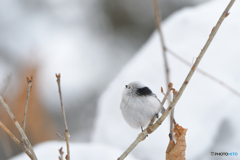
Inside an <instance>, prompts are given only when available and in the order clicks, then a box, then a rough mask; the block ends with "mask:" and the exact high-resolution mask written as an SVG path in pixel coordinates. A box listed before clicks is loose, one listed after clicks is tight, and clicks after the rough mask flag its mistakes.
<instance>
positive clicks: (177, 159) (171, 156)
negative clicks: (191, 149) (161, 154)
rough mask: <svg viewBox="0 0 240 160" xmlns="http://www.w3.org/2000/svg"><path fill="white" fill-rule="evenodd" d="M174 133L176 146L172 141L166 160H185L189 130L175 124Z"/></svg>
mask: <svg viewBox="0 0 240 160" xmlns="http://www.w3.org/2000/svg"><path fill="white" fill-rule="evenodd" d="M173 132H174V133H175V136H174V137H175V139H176V144H175V143H174V141H172V140H170V142H169V144H168V148H167V151H166V160H185V151H186V141H185V136H186V132H187V129H185V128H183V127H182V126H179V125H178V124H176V123H175V127H174V129H173Z"/></svg>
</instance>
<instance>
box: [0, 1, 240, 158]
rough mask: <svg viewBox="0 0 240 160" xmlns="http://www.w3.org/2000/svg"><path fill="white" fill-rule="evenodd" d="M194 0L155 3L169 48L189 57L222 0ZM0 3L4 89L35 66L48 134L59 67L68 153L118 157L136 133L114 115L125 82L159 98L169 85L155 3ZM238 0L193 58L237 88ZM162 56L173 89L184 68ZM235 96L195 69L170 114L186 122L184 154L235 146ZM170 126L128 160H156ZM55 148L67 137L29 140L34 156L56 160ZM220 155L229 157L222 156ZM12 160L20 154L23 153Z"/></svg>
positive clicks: (56, 111)
mask: <svg viewBox="0 0 240 160" xmlns="http://www.w3.org/2000/svg"><path fill="white" fill-rule="evenodd" d="M200 2H203V1H201V0H199V1H197V0H195V1H174V0H171V1H166V0H165V1H161V2H159V4H160V5H159V7H160V10H161V12H162V15H163V17H164V18H166V17H167V18H166V19H164V23H163V33H164V37H165V41H166V45H167V46H168V47H169V48H170V49H171V50H173V51H174V52H176V53H177V54H178V55H180V56H181V57H183V58H184V59H186V60H187V61H188V62H190V63H193V61H194V60H195V58H196V57H197V55H198V53H199V52H200V50H201V49H202V47H203V45H204V43H205V42H206V40H207V38H208V36H209V34H210V31H211V29H212V28H213V26H214V25H215V24H216V22H217V20H218V18H219V17H220V15H221V13H222V12H223V10H224V9H225V7H226V5H227V3H228V2H226V1H224V0H219V1H216V0H215V1H209V2H207V3H204V4H201V5H200V4H198V3H200ZM0 4H1V5H0V17H1V20H0V24H1V25H0V26H1V28H0V34H1V36H0V49H1V53H0V57H1V59H0V62H1V63H0V66H1V67H0V75H1V76H0V83H1V84H2V85H1V86H4V85H6V79H7V78H6V77H8V76H9V77H10V83H9V84H8V87H7V89H6V90H5V91H4V93H3V95H5V96H6V97H7V96H9V94H10V93H14V95H15V94H17V93H16V92H17V91H18V89H17V90H16V89H15V88H17V87H18V86H19V85H18V82H19V79H25V77H26V76H29V72H28V70H29V69H31V68H37V69H36V71H35V72H36V74H35V75H36V77H34V83H35V84H36V87H35V88H36V90H37V92H38V95H39V96H38V97H39V98H40V101H41V102H42V103H43V106H44V108H45V109H46V110H47V112H48V113H49V114H50V115H51V118H52V119H53V124H54V126H55V127H57V129H56V130H55V132H56V131H58V132H61V131H63V123H62V117H61V112H60V106H59V97H58V92H57V85H56V82H55V76H54V75H55V73H61V75H62V91H63V101H64V105H65V107H66V114H67V115H66V116H67V120H68V124H69V130H70V133H71V139H70V140H71V141H72V144H71V145H70V146H71V153H72V159H96V157H98V159H99V157H102V158H100V159H116V158H117V157H118V156H120V154H121V152H123V151H124V150H125V149H126V148H127V147H128V146H129V145H130V144H131V143H132V141H133V140H134V139H135V138H136V136H137V134H138V133H139V131H140V129H139V130H134V129H132V128H130V127H129V126H128V125H127V123H126V122H125V121H124V120H123V117H122V116H121V114H120V113H121V112H120V108H119V104H120V101H121V93H122V90H123V87H124V85H125V84H127V83H129V82H130V81H134V80H139V81H142V82H143V83H144V84H146V85H147V86H149V87H150V88H151V89H152V91H153V92H155V93H156V94H157V95H158V97H160V99H161V98H162V97H163V96H162V95H161V94H160V87H161V86H162V87H163V88H165V85H166V82H165V75H164V65H163V61H162V53H161V48H160V41H159V35H158V33H157V32H156V31H153V29H154V28H155V22H154V17H153V6H152V3H151V2H150V1H143V0H142V1H139V0H138V1H137V0H133V1H114V2H113V1H109V0H101V1H94V0H92V1H73V0H72V1H68V2H65V1H54V0H51V1H35V2H32V1H29V0H24V1H22V2H18V1H13V0H9V1H0ZM196 4H198V5H197V6H194V7H186V6H192V5H196ZM239 6H240V4H239V2H238V1H237V2H236V4H234V6H233V8H232V9H231V11H230V15H229V16H228V17H227V19H226V20H225V21H224V22H223V25H222V26H221V28H220V30H219V32H218V33H217V35H216V37H215V39H214V41H213V43H212V44H211V46H210V48H209V50H208V51H207V53H206V55H205V57H204V58H203V61H202V62H201V63H200V68H201V69H203V70H204V71H206V72H208V73H209V74H211V75H212V76H214V77H216V78H218V79H220V80H221V81H223V82H225V83H227V84H229V85H230V86H231V87H233V88H235V89H236V90H239V89H240V85H239V83H238V82H239V79H240V74H239V67H240V66H239V63H238V61H239V58H240V56H239V54H238V53H239V52H240V47H239V45H238V42H240V30H239V28H240V23H239V22H238V21H237V19H239V16H240V11H239V10H238V8H239ZM182 7H184V8H182ZM180 8H182V9H181V10H179V11H176V10H177V9H180ZM174 11H175V12H174ZM173 12H174V13H173ZM170 14H171V15H170ZM151 32H153V33H152V34H151V36H150V33H151ZM148 36H150V38H149V39H148ZM147 39H148V40H147ZM145 41H146V42H145ZM143 43H144V44H143ZM168 59H169V65H170V73H171V75H170V78H171V82H172V83H173V84H174V88H176V89H179V88H180V86H181V84H182V82H183V80H184V78H185V77H186V75H187V73H188V71H189V66H186V65H185V64H183V63H181V62H179V61H178V60H177V59H175V58H174V57H172V56H171V55H169V56H168ZM23 70H24V71H25V70H27V71H25V72H24V71H23ZM23 73H24V74H23ZM2 88H4V87H1V88H0V89H1V92H2V90H3V89H2ZM14 89H15V90H14ZM239 102H240V98H239V97H238V96H236V95H235V94H233V93H232V92H230V91H229V90H227V89H225V88H224V87H222V86H221V85H219V84H217V83H216V82H214V81H212V80H210V79H209V78H207V77H205V76H203V75H201V74H199V73H196V74H195V75H194V77H193V79H192V81H191V82H190V84H189V86H188V87H187V89H186V91H185V92H184V94H183V96H182V98H181V100H180V101H179V103H178V104H177V106H176V111H175V114H176V115H175V116H176V121H177V122H178V123H179V124H180V125H182V126H183V127H185V128H187V129H188V132H187V137H186V140H187V151H186V157H187V159H197V160H198V159H199V160H200V159H206V160H209V159H220V158H219V157H211V155H210V152H211V151H215V152H238V153H240V145H239V144H240V143H239V142H240V139H239V136H238V135H240V129H239V127H237V126H238V121H239V109H238V104H239ZM39 127H40V126H39ZM168 128H169V124H168V120H166V121H165V122H164V123H163V125H162V126H161V127H160V128H159V129H158V130H157V131H156V132H154V133H153V134H152V135H150V136H149V137H148V138H147V139H146V141H144V142H142V143H140V145H139V146H137V148H136V149H135V150H134V151H133V153H132V154H131V156H132V157H129V159H142V160H147V159H159V158H160V159H163V158H164V157H165V151H166V148H167V144H168V130H169V129H168ZM1 133H2V132H0V134H1ZM61 133H62V132H61ZM53 134H54V133H53ZM53 139H58V137H56V136H55V138H53ZM77 142H78V143H77ZM61 146H63V147H64V146H65V145H64V143H62V142H56V141H50V142H45V143H42V144H39V145H36V148H35V150H36V154H37V156H39V159H46V157H44V154H43V153H46V151H49V152H48V153H47V154H45V155H47V156H48V158H47V159H54V157H56V158H57V156H58V149H59V148H60V147H61ZM11 147H12V148H13V151H12V154H16V153H17V152H19V151H20V150H15V149H14V148H15V147H17V146H16V145H15V144H11ZM64 151H66V149H65V148H64ZM0 152H1V154H0V155H1V157H0V159H7V156H9V155H7V154H6V153H4V149H3V145H0ZM92 153H95V154H92ZM109 153H111V154H109ZM90 156H93V157H90ZM49 157H51V158H49ZM74 157H75V158H74ZM134 157H135V158H134ZM226 158H229V157H222V159H226ZM232 158H233V159H234V158H235V157H232ZM13 159H16V160H20V159H26V155H24V154H21V155H19V156H17V157H15V158H13Z"/></svg>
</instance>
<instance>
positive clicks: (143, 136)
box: [118, 0, 235, 160]
mask: <svg viewBox="0 0 240 160" xmlns="http://www.w3.org/2000/svg"><path fill="white" fill-rule="evenodd" d="M234 2H235V0H231V1H230V3H229V4H228V6H227V8H226V9H225V10H224V12H223V14H222V15H221V17H220V18H219V20H218V22H217V24H216V26H215V27H214V28H213V30H212V31H211V34H210V36H209V38H208V40H207V42H206V44H205V45H204V47H203V49H202V50H201V52H200V54H199V55H198V57H197V60H196V61H195V63H194V65H193V66H192V68H191V70H190V71H189V73H188V75H187V77H186V79H185V81H184V82H183V84H182V86H181V88H180V90H179V92H178V93H177V94H176V97H175V98H174V100H173V102H172V103H171V104H170V105H169V107H168V108H167V110H166V111H165V112H164V113H163V114H162V116H161V117H160V118H159V119H158V120H157V121H156V123H154V124H153V125H151V126H149V127H148V128H146V129H145V130H144V131H143V132H142V133H140V134H139V135H138V137H137V138H136V140H135V141H134V142H133V143H132V144H131V145H130V146H129V147H128V149H127V150H126V151H125V152H124V153H123V154H122V155H121V156H120V157H119V158H118V160H123V159H124V158H125V157H126V156H127V155H128V154H129V153H130V152H131V151H132V150H133V149H134V148H135V147H136V146H137V145H138V143H140V142H141V141H142V140H144V139H145V137H146V135H147V134H151V133H152V132H154V131H155V130H156V129H157V128H158V127H159V126H160V125H161V124H162V122H163V121H164V120H165V119H166V117H167V116H168V114H169V113H170V112H171V111H172V109H173V108H174V107H175V105H176V104H177V102H178V100H179V99H180V97H181V96H182V94H183V92H184V90H185V88H186V87H187V84H188V83H189V81H190V80H191V78H192V75H193V74H194V72H195V70H196V68H197V66H198V64H199V63H200V61H201V59H202V57H203V56H204V53H205V52H206V50H207V48H208V46H209V45H210V43H211V42H212V40H213V38H214V36H215V35H216V33H217V31H218V29H219V27H220V25H221V23H222V22H223V20H224V18H225V17H226V16H227V15H228V11H229V10H230V8H231V7H232V5H233V3H234Z"/></svg>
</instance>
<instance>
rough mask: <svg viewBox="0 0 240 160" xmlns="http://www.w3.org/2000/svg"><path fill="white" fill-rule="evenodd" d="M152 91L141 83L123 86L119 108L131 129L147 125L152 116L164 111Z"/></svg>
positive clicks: (135, 82)
mask: <svg viewBox="0 0 240 160" xmlns="http://www.w3.org/2000/svg"><path fill="white" fill-rule="evenodd" d="M161 106H162V105H161V102H160V100H159V99H158V98H157V96H156V95H155V94H154V93H152V91H151V90H150V89H149V88H148V87H146V86H145V85H143V84H142V83H141V82H138V81H134V82H131V83H129V84H128V85H126V86H125V89H124V91H123V94H122V102H121V104H120V108H121V111H122V115H123V117H124V119H125V120H126V121H127V123H128V124H129V125H130V126H131V127H133V128H140V127H141V129H142V131H143V127H145V126H146V125H148V123H149V122H150V120H151V119H152V118H153V116H154V115H158V113H159V112H160V110H161V112H162V113H164V111H165V109H164V108H163V107H161Z"/></svg>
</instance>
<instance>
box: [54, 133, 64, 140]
mask: <svg viewBox="0 0 240 160" xmlns="http://www.w3.org/2000/svg"><path fill="white" fill-rule="evenodd" d="M56 135H57V136H59V137H60V138H62V139H63V140H64V141H65V138H64V137H63V136H62V135H61V134H60V133H58V132H56Z"/></svg>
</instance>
